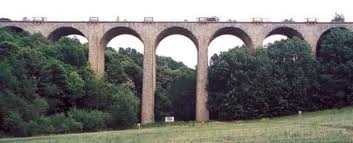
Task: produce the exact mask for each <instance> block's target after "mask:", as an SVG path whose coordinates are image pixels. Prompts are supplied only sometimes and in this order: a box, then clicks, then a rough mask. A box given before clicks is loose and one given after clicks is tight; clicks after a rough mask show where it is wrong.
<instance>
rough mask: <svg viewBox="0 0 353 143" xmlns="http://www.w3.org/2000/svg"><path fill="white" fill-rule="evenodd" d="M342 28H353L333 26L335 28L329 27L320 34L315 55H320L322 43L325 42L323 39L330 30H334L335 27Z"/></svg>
mask: <svg viewBox="0 0 353 143" xmlns="http://www.w3.org/2000/svg"><path fill="white" fill-rule="evenodd" d="M337 28H338V29H341V30H347V31H351V30H349V29H347V28H345V27H333V28H329V29H328V30H326V31H325V32H323V33H322V34H321V35H320V38H319V40H318V41H317V43H316V51H315V52H316V53H315V55H316V57H320V55H319V54H320V49H321V44H322V42H323V40H324V39H325V36H327V35H328V34H329V33H330V32H332V30H333V29H337Z"/></svg>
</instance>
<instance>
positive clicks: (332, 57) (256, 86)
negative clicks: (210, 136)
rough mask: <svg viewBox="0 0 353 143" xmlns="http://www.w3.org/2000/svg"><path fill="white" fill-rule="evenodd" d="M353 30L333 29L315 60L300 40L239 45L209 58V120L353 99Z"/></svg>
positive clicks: (338, 104) (290, 110) (330, 105)
mask: <svg viewBox="0 0 353 143" xmlns="http://www.w3.org/2000/svg"><path fill="white" fill-rule="evenodd" d="M352 60H353V33H352V32H350V31H348V30H345V29H340V28H334V29H331V30H330V31H329V32H327V34H325V35H324V36H323V37H322V38H321V40H320V43H319V45H318V49H317V59H316V58H315V55H313V54H312V53H311V48H310V46H309V45H308V44H307V43H306V42H305V41H304V40H301V39H299V38H293V39H287V40H281V41H278V42H275V43H273V44H269V45H268V46H267V48H260V49H249V48H246V47H237V48H234V49H231V50H229V51H227V52H222V53H221V54H219V55H214V56H213V57H212V58H211V65H210V67H209V86H208V90H209V104H208V107H209V110H210V114H211V118H213V119H222V120H234V119H254V118H261V117H271V116H277V115H286V114H293V113H296V112H298V111H313V110H321V109H327V108H335V107H336V108H340V107H343V106H348V105H352V103H353V100H352V99H353V95H352V94H353V90H352V89H353V86H352V85H353V76H352V75H353V62H352Z"/></svg>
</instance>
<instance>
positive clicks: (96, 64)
mask: <svg viewBox="0 0 353 143" xmlns="http://www.w3.org/2000/svg"><path fill="white" fill-rule="evenodd" d="M87 39H88V60H89V63H90V64H91V68H92V70H93V71H94V73H95V74H96V77H97V78H101V77H103V75H104V49H105V47H103V46H102V44H100V37H99V36H97V35H90V36H89V37H87Z"/></svg>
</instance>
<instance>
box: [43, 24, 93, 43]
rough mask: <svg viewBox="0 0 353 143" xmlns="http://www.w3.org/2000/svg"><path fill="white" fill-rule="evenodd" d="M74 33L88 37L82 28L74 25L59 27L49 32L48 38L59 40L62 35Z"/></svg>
mask: <svg viewBox="0 0 353 143" xmlns="http://www.w3.org/2000/svg"><path fill="white" fill-rule="evenodd" d="M73 34H76V35H80V36H82V37H85V38H87V37H86V36H85V35H84V34H83V33H82V32H81V31H80V30H78V29H76V28H74V27H59V28H57V29H55V30H54V31H52V32H51V33H50V34H49V36H48V39H49V40H50V41H57V40H59V39H60V38H61V37H64V36H68V35H73Z"/></svg>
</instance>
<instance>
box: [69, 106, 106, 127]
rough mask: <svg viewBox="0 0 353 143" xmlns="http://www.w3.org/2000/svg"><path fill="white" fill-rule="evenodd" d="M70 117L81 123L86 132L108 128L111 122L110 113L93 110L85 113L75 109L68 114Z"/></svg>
mask: <svg viewBox="0 0 353 143" xmlns="http://www.w3.org/2000/svg"><path fill="white" fill-rule="evenodd" d="M68 117H69V118H72V119H74V120H76V121H77V122H80V123H81V124H82V125H83V130H84V131H97V130H101V129H105V128H107V127H108V126H107V124H108V123H109V122H110V120H111V115H110V114H109V113H105V112H101V111H97V110H92V111H84V110H78V109H73V110H71V111H70V112H68Z"/></svg>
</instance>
